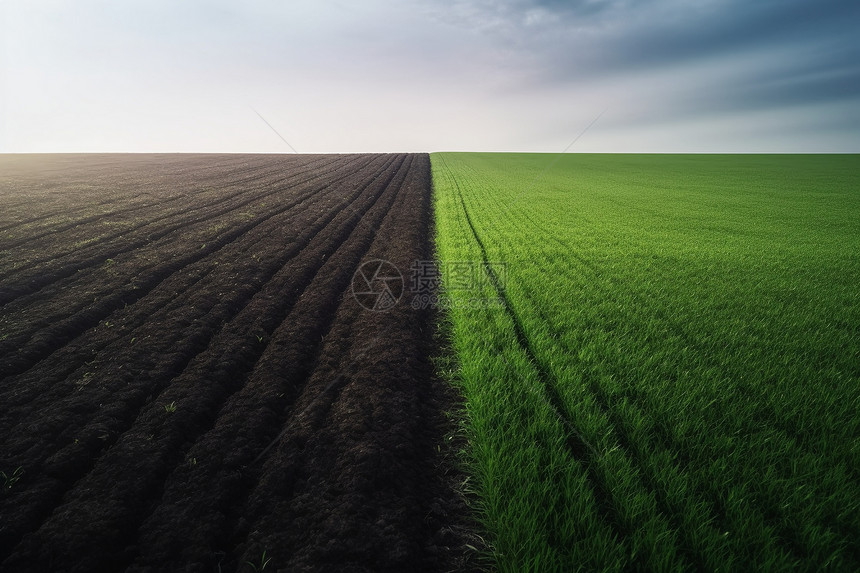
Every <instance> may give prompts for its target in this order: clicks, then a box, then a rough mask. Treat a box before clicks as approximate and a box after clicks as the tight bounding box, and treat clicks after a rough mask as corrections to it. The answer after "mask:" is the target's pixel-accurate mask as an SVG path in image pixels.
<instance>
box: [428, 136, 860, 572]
mask: <svg viewBox="0 0 860 573" xmlns="http://www.w3.org/2000/svg"><path fill="white" fill-rule="evenodd" d="M431 162H432V165H433V182H434V188H435V190H434V193H435V195H434V202H435V208H436V226H437V230H436V241H437V250H438V257H439V259H440V261H442V262H443V264H444V263H445V262H446V261H480V262H482V263H487V265H486V266H481V267H479V272H478V273H477V274H476V275H474V276H472V277H471V278H469V277H466V279H465V280H464V277H462V276H457V275H455V274H454V273H452V272H450V271H449V272H448V273H447V274H445V275H444V283H443V284H444V296H445V299H446V301H447V302H446V306H447V307H448V309H449V311H448V315H447V320H448V321H449V324H450V330H451V338H452V344H453V346H454V349H455V351H456V354H457V356H458V357H459V362H460V364H459V368H458V370H457V371H456V372H454V373H449V376H451V377H452V378H453V380H454V381H455V383H456V384H457V385H458V387H459V389H460V391H461V392H462V394H463V396H464V398H465V407H466V412H465V417H466V422H467V429H468V437H469V440H470V445H469V449H468V464H469V468H470V471H471V472H472V474H473V481H472V483H471V487H472V488H473V490H474V492H475V494H476V496H477V499H478V501H477V504H476V508H477V510H478V512H479V514H480V519H481V520H482V523H483V525H484V527H485V528H486V531H487V532H488V539H487V541H488V543H489V544H490V546H491V549H492V551H493V556H494V558H495V560H496V562H497V564H498V567H499V569H500V570H504V571H552V570H558V571H574V570H579V569H582V570H599V569H603V570H629V569H644V570H659V571H673V570H674V571H682V570H710V571H741V570H792V569H799V570H840V571H857V570H860V542H858V540H860V414H859V413H858V412H860V157H858V156H856V155H854V156H812V155H808V156H767V155H750V156H714V155H691V156H664V155H607V156H602V155H579V154H574V155H563V156H547V155H539V154H533V155H529V154H477V153H470V154H457V153H440V154H432V155H431ZM443 268H444V267H443ZM491 303H492V304H491Z"/></svg>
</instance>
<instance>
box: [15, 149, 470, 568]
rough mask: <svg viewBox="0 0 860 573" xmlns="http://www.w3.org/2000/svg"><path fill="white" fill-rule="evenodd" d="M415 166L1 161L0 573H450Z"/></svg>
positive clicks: (439, 397) (425, 182) (423, 178)
mask: <svg viewBox="0 0 860 573" xmlns="http://www.w3.org/2000/svg"><path fill="white" fill-rule="evenodd" d="M429 178H430V162H429V157H428V156H427V155H426V154H412V155H406V154H400V155H301V156H283V155H272V156H265V155H221V156H215V155H78V156H75V155H56V156H44V155H43V156H26V155H22V156H0V205H2V208H0V472H2V473H0V486H2V492H0V563H2V565H0V569H2V570H3V571H36V570H39V571H102V570H128V571H150V570H151V571H168V570H184V571H220V570H224V571H227V570H234V571H235V570H248V571H252V570H262V569H266V570H289V571H300V570H334V569H339V568H349V567H353V569H351V570H356V571H359V570H374V571H383V570H384V571H389V570H393V571H405V570H422V569H423V568H426V569H428V570H437V569H446V568H447V569H452V568H454V567H455V566H456V562H455V559H456V555H458V554H457V553H456V550H457V548H458V545H457V543H458V539H459V538H458V537H457V536H456V535H455V534H454V532H453V530H452V528H451V524H452V523H454V522H455V519H454V515H455V513H456V511H457V510H458V506H457V505H456V503H457V501H456V499H458V498H456V496H452V494H451V493H450V488H449V487H448V486H449V483H448V481H447V480H448V477H446V476H445V472H444V471H442V470H440V460H439V457H438V452H439V451H440V446H439V444H440V442H442V441H443V437H444V433H445V432H447V430H446V429H445V425H444V424H445V421H444V419H440V418H442V416H441V415H440V413H441V412H442V411H444V410H445V409H446V407H447V406H446V404H447V400H449V399H450V396H448V395H447V394H446V392H445V391H444V390H443V388H444V385H443V384H440V383H439V381H438V380H434V378H433V375H432V365H431V364H430V362H429V361H428V357H429V356H431V355H432V348H431V346H432V345H433V344H435V343H434V342H433V339H432V332H433V323H434V318H433V317H434V313H433V312H432V311H431V309H425V310H417V311H416V310H413V309H411V308H409V307H408V306H407V305H402V304H401V305H399V306H397V307H394V308H392V309H390V310H388V311H387V312H372V311H368V310H365V309H364V308H363V307H362V306H361V305H360V304H359V302H358V301H357V299H356V298H354V297H353V296H351V294H350V288H351V287H350V284H351V280H352V279H353V275H354V273H355V272H356V269H358V268H359V266H360V264H362V262H363V261H367V260H373V259H384V260H387V261H390V262H391V263H392V264H395V265H397V266H398V268H402V269H406V268H409V264H410V262H411V261H413V260H416V259H427V258H429V257H431V255H432V252H431V247H430V238H431V236H432V235H431V228H430V225H431V221H432V216H431V207H432V205H431V195H430V179H429Z"/></svg>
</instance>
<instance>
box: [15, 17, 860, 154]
mask: <svg viewBox="0 0 860 573" xmlns="http://www.w3.org/2000/svg"><path fill="white" fill-rule="evenodd" d="M858 24H860V2H858V1H857V0H844V1H843V0H754V1H750V0H699V1H696V0H573V1H568V2H563V1H553V0H500V1H498V0H497V1H488V0H487V1H485V0H453V1H442V0H399V1H393V0H392V1H384V0H362V1H359V2H347V1H343V2H338V1H329V0H313V1H304V0H299V1H290V0H286V1H274V0H245V1H242V2H238V1H237V2H227V1H221V0H215V1H208V2H203V1H195V0H184V1H180V0H173V1H170V2H168V1H162V0H68V1H45V0H0V152H19V151H271V152H289V151H290V148H289V147H288V146H287V145H286V144H285V143H284V142H283V141H282V140H281V139H280V138H279V137H278V136H277V135H276V134H275V133H274V132H273V131H272V130H271V129H270V128H269V127H268V126H267V125H266V124H265V123H264V122H263V121H262V120H261V119H260V117H258V115H257V114H256V113H255V110H256V112H259V114H261V115H262V116H263V117H265V118H266V120H268V122H269V123H271V124H272V125H273V126H274V127H275V128H276V129H277V131H278V132H279V133H280V134H281V135H282V136H283V138H284V139H286V141H288V142H289V144H290V145H291V146H292V147H293V148H295V149H297V150H298V151H300V152H347V151H437V150H488V151H551V152H559V151H562V150H563V149H565V148H566V147H567V146H568V145H569V144H570V143H571V141H573V140H574V138H575V137H576V136H577V135H578V134H580V132H582V130H583V129H584V128H585V127H586V126H588V125H589V124H590V123H591V122H592V121H593V120H594V119H595V118H596V117H597V116H598V115H599V114H601V112H605V113H603V115H602V116H601V117H600V119H599V120H598V121H597V122H595V123H594V125H593V126H592V127H591V128H590V129H589V130H588V131H587V132H586V133H585V134H584V135H583V136H582V137H581V138H580V139H579V140H578V141H577V142H576V143H575V144H574V145H573V146H572V147H571V148H570V150H571V151H610V152H626V151H629V152H647V151H654V152H667V151H696V152H698V151H705V152H707V151H728V152H733V151H736V152H745V151H750V152H756V151H801V152H803V151H809V152H819V151H847V152H860V42H858V40H857V39H856V38H854V37H853V36H854V35H855V33H856V29H857V27H858Z"/></svg>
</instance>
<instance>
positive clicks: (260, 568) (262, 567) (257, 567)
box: [245, 550, 272, 571]
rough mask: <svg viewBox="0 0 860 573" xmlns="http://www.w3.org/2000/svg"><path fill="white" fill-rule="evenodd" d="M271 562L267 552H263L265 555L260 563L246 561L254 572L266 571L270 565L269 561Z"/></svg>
mask: <svg viewBox="0 0 860 573" xmlns="http://www.w3.org/2000/svg"><path fill="white" fill-rule="evenodd" d="M271 560H272V558H271V557H266V551H265V550H263V555H262V556H261V557H260V562H259V563H254V562H252V561H246V562H245V563H247V564H248V565H250V566H251V568H252V569H253V570H254V571H265V570H266V567H267V566H268V565H269V561H271Z"/></svg>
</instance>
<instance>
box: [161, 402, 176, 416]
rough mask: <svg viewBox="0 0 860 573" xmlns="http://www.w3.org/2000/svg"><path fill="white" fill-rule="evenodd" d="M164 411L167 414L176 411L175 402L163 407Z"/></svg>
mask: <svg viewBox="0 0 860 573" xmlns="http://www.w3.org/2000/svg"><path fill="white" fill-rule="evenodd" d="M164 411H165V412H167V413H168V414H172V413H174V412H175V411H176V402H175V401H174V402H171V403H170V404H165V405H164Z"/></svg>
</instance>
